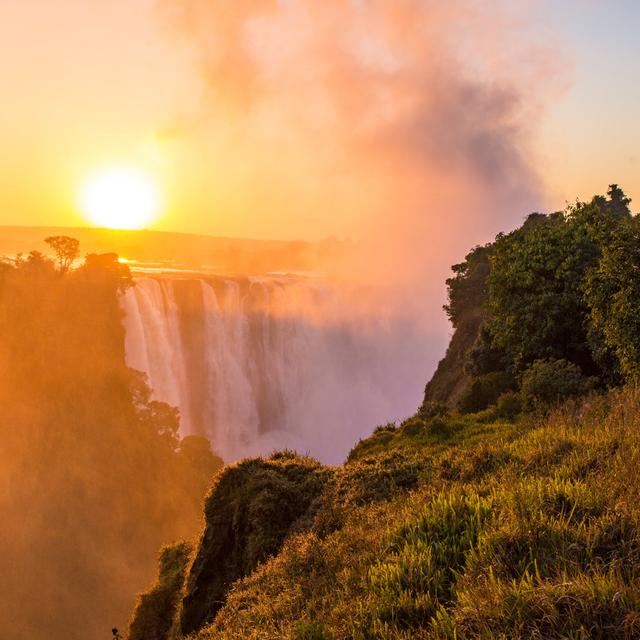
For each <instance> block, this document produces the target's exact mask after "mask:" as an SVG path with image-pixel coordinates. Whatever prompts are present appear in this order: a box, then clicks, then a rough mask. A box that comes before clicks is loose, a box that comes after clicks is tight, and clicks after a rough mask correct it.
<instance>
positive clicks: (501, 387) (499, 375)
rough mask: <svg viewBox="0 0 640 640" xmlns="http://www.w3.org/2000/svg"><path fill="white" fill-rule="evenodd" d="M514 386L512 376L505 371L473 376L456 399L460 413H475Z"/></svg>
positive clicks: (494, 402)
mask: <svg viewBox="0 0 640 640" xmlns="http://www.w3.org/2000/svg"><path fill="white" fill-rule="evenodd" d="M514 386H515V380H514V379H513V376H512V375H511V374H509V373H507V372H505V371H496V372H493V373H487V374H485V375H483V376H479V377H477V378H473V379H472V380H471V382H470V383H469V384H468V385H467V388H466V389H465V390H464V391H463V392H462V395H461V396H460V400H459V401H458V409H459V410H460V412H461V413H477V412H478V411H483V410H484V409H486V408H487V407H489V406H491V405H494V404H496V402H497V401H498V398H499V397H500V396H501V395H502V394H503V393H504V392H505V391H510V390H512V389H513V388H514Z"/></svg>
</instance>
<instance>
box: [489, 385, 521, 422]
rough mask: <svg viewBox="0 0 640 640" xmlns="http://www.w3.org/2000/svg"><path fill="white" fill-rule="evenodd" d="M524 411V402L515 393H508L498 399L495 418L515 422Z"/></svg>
mask: <svg viewBox="0 0 640 640" xmlns="http://www.w3.org/2000/svg"><path fill="white" fill-rule="evenodd" d="M521 411H522V400H521V398H520V395H519V394H518V393H516V392H515V391H507V392H506V393H503V394H502V395H501V396H500V397H499V398H498V403H497V404H496V408H495V411H494V417H495V418H498V419H503V420H514V419H515V418H516V417H517V416H518V414H519V413H520V412H521Z"/></svg>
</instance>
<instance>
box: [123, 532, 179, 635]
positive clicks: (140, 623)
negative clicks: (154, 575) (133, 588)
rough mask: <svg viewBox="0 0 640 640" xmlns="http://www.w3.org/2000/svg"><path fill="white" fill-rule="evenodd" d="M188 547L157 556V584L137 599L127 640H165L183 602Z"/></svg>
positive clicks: (163, 552)
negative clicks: (152, 639) (151, 639)
mask: <svg viewBox="0 0 640 640" xmlns="http://www.w3.org/2000/svg"><path fill="white" fill-rule="evenodd" d="M190 555H191V547H190V546H189V545H188V544H187V543H185V542H181V543H179V544H175V545H172V546H169V547H165V548H164V549H163V550H162V551H161V552H160V561H159V565H160V568H159V571H158V581H157V582H156V584H155V585H154V586H153V587H152V588H151V589H150V590H149V591H148V592H147V593H144V594H142V595H141V596H140V599H139V600H138V604H137V606H136V610H135V612H134V615H133V619H132V621H131V626H130V628H129V640H149V639H150V638H154V640H166V639H167V638H168V637H169V632H170V631H171V628H172V626H173V624H174V620H175V616H176V612H177V609H178V606H179V604H180V601H181V599H182V588H183V586H184V579H185V574H186V571H187V565H188V563H189V558H190Z"/></svg>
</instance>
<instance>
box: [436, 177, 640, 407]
mask: <svg viewBox="0 0 640 640" xmlns="http://www.w3.org/2000/svg"><path fill="white" fill-rule="evenodd" d="M629 204H630V200H629V198H627V197H626V196H625V194H624V192H623V191H622V190H621V189H620V188H619V187H618V186H617V185H611V186H610V187H609V191H608V192H607V196H606V197H603V196H595V197H594V198H593V199H592V200H591V201H590V202H577V203H576V204H573V205H571V206H569V207H568V208H567V209H566V210H565V211H562V212H558V213H553V214H550V215H543V214H539V213H533V214H531V215H530V216H529V217H528V218H527V219H526V221H525V222H524V224H523V225H522V226H521V227H520V228H519V229H516V230H515V231H513V232H511V233H508V234H499V235H498V236H497V237H496V239H495V241H494V242H492V243H490V244H487V245H485V246H481V247H476V248H475V249H473V250H472V251H471V252H470V253H469V254H468V255H467V256H466V258H465V260H464V262H462V263H460V264H457V265H454V266H453V272H454V275H453V277H451V278H450V279H449V280H447V287H448V292H449V303H448V305H446V307H445V310H446V312H447V314H448V316H449V318H450V320H451V322H452V324H453V326H454V327H455V329H456V333H455V335H454V338H453V340H452V342H451V345H450V347H449V351H448V353H447V356H446V358H445V359H444V360H443V361H442V362H441V363H440V365H439V368H438V371H437V372H436V375H435V376H434V378H433V380H432V381H431V382H430V383H429V384H428V385H427V388H426V393H425V400H426V401H427V402H433V401H435V402H446V403H448V404H450V405H451V404H454V405H456V404H457V407H458V408H459V409H460V410H461V411H463V412H476V411H480V410H482V409H485V408H486V407H488V406H490V405H493V404H495V403H496V402H498V401H499V397H500V396H501V395H502V394H509V393H515V392H518V393H519V397H520V399H521V400H522V401H523V402H524V403H525V404H528V405H533V404H536V403H540V402H543V403H545V402H546V403H549V402H555V401H557V400H561V399H563V398H564V397H567V396H572V395H573V396H575V395H580V394H581V393H584V392H586V391H589V390H590V389H593V388H605V387H611V386H617V385H620V384H622V383H624V382H629V381H636V380H637V379H638V376H640V277H639V276H640V251H639V250H638V247H639V241H640V218H638V217H637V216H633V215H632V214H631V211H630V208H629ZM506 400H508V396H507V397H505V398H503V401H506Z"/></svg>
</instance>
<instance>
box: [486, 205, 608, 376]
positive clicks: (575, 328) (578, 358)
mask: <svg viewBox="0 0 640 640" xmlns="http://www.w3.org/2000/svg"><path fill="white" fill-rule="evenodd" d="M598 258H599V248H598V245H597V243H596V241H595V240H594V239H593V237H592V236H591V234H590V231H589V227H588V226H587V225H586V224H583V223H581V221H580V220H578V219H574V218H573V217H571V216H570V215H567V214H565V213H554V214H551V215H548V216H543V215H540V214H533V215H532V216H529V218H528V219H527V220H526V222H525V223H524V225H523V226H522V227H521V228H519V229H517V230H516V231H514V232H512V233H510V234H508V235H499V236H498V238H497V239H496V242H495V245H494V249H493V254H492V257H491V272H490V274H489V280H488V301H487V311H488V319H487V326H488V329H489V331H490V334H491V338H492V342H493V346H494V347H497V348H498V349H501V350H503V351H505V352H506V353H507V354H508V356H509V358H510V360H511V361H512V362H513V364H514V370H515V372H516V373H520V372H522V371H524V369H526V368H527V366H528V365H529V364H531V363H532V362H533V361H534V360H538V359H544V358H556V359H557V358H563V359H566V360H569V361H570V362H573V363H575V364H577V365H578V366H580V368H581V369H583V370H584V371H585V372H586V373H589V374H592V373H599V368H598V366H597V364H596V363H595V362H594V359H593V357H592V354H591V350H590V347H589V343H588V339H587V327H588V320H589V308H588V306H587V304H586V303H585V301H584V299H583V286H584V282H585V278H586V274H587V272H588V270H589V269H591V268H593V267H595V266H596V265H597V262H598Z"/></svg>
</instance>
